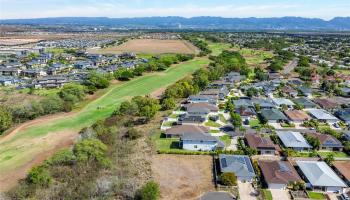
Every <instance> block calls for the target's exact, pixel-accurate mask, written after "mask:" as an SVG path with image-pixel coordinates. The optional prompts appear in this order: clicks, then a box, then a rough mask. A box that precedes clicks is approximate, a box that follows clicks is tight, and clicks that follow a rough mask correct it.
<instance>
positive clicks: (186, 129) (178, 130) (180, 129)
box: [164, 125, 209, 138]
mask: <svg viewBox="0 0 350 200" xmlns="http://www.w3.org/2000/svg"><path fill="white" fill-rule="evenodd" d="M197 132H199V133H202V134H207V133H209V128H207V127H205V126H195V125H180V126H173V127H171V128H170V129H167V130H166V131H165V133H164V135H165V137H166V138H179V137H181V136H183V135H186V134H191V133H197Z"/></svg>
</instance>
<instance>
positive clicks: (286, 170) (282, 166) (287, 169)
mask: <svg viewBox="0 0 350 200" xmlns="http://www.w3.org/2000/svg"><path fill="white" fill-rule="evenodd" d="M278 165H279V166H280V171H281V172H289V167H288V166H287V165H286V163H283V162H278Z"/></svg>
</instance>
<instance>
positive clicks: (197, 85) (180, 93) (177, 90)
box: [161, 51, 250, 109]
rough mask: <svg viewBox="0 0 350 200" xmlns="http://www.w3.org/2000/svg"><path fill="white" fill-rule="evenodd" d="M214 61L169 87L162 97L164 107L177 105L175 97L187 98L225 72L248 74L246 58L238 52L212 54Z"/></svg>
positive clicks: (169, 107) (168, 107) (170, 107)
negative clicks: (190, 76)
mask: <svg viewBox="0 0 350 200" xmlns="http://www.w3.org/2000/svg"><path fill="white" fill-rule="evenodd" d="M210 59H211V60H212V62H211V63H210V64H209V66H208V68H202V69H199V70H197V71H196V72H194V73H193V74H192V78H189V77H187V78H184V79H182V80H180V81H178V82H176V83H175V84H174V85H172V86H170V87H168V88H167V89H166V90H165V92H164V93H163V95H162V97H161V105H162V108H163V109H172V108H173V107H175V103H174V102H175V99H178V98H187V97H188V96H190V95H192V94H197V93H198V92H199V91H200V90H204V89H205V88H206V87H207V86H208V84H209V83H210V82H212V81H215V80H218V79H220V78H221V77H222V76H224V75H225V74H227V73H229V72H232V71H235V72H240V73H241V74H244V75H246V74H248V73H249V70H250V69H249V68H248V65H247V64H246V61H245V59H244V58H243V57H242V55H240V54H239V53H238V52H235V51H223V52H222V53H221V54H220V55H218V56H210Z"/></svg>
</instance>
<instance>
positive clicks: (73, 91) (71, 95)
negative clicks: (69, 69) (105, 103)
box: [58, 83, 85, 104]
mask: <svg viewBox="0 0 350 200" xmlns="http://www.w3.org/2000/svg"><path fill="white" fill-rule="evenodd" d="M58 95H59V96H60V97H61V98H62V99H63V100H64V101H67V102H71V103H72V104H75V103H77V102H78V101H81V100H83V99H84V98H85V90H84V86H82V85H79V84H76V83H71V84H67V85H64V86H63V88H62V89H61V91H59V93H58Z"/></svg>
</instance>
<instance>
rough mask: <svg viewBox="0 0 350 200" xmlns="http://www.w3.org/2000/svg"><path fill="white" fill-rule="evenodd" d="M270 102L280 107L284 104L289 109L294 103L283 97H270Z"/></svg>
mask: <svg viewBox="0 0 350 200" xmlns="http://www.w3.org/2000/svg"><path fill="white" fill-rule="evenodd" d="M272 102H273V103H274V104H275V105H276V106H278V107H280V108H281V107H282V106H283V105H286V106H287V107H288V108H289V109H291V108H293V106H294V105H295V104H294V103H293V102H292V101H291V100H289V99H285V98H272Z"/></svg>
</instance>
